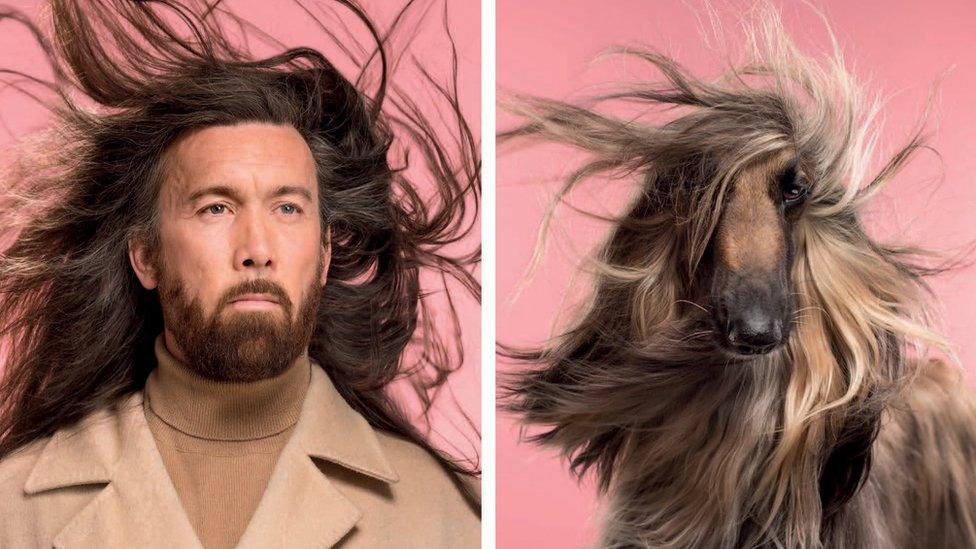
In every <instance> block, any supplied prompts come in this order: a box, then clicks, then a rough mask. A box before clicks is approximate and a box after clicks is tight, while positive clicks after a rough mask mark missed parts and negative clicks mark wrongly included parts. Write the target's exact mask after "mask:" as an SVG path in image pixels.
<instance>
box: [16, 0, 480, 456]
mask: <svg viewBox="0 0 976 549" xmlns="http://www.w3.org/2000/svg"><path fill="white" fill-rule="evenodd" d="M4 3H5V4H8V5H11V6H13V7H15V8H19V9H21V10H23V11H24V12H25V13H28V14H30V15H32V16H35V17H37V16H38V11H39V7H40V6H41V2H38V1H36V0H13V1H9V0H8V1H6V2H4ZM304 3H305V4H309V5H313V6H314V5H318V6H321V7H322V8H323V9H325V10H327V11H331V12H334V13H336V14H342V15H343V20H344V21H346V22H347V23H349V24H350V25H351V27H352V28H353V29H354V30H353V32H354V33H355V36H356V37H357V39H358V40H360V41H362V43H363V44H366V45H369V40H368V36H367V35H366V34H365V33H364V32H363V29H362V28H361V27H359V26H357V25H355V24H354V23H353V19H352V18H351V17H347V15H348V13H347V12H344V11H343V8H342V7H341V6H340V5H339V4H338V2H329V1H324V2H304ZM361 4H363V6H364V8H365V10H366V12H367V13H368V14H369V15H370V16H371V17H372V18H373V19H374V21H375V22H377V23H378V26H379V28H380V30H382V29H384V28H386V27H387V26H388V24H389V23H390V22H392V21H393V18H394V17H395V16H396V13H397V11H398V10H399V8H400V7H401V6H402V5H403V4H404V2H400V1H386V0H361ZM221 5H222V6H223V7H226V8H229V9H231V10H233V11H234V13H236V14H238V15H240V16H242V17H243V18H244V19H246V20H248V21H251V22H253V23H255V24H257V25H258V26H259V27H260V28H261V29H262V30H264V31H266V32H268V33H269V34H271V35H272V36H274V37H275V38H277V39H278V40H279V41H281V42H283V43H284V44H285V46H287V47H298V46H311V47H314V48H318V49H320V50H321V51H323V53H325V54H326V56H327V57H329V58H330V60H332V61H333V62H335V63H336V64H337V66H339V68H340V70H344V72H345V74H347V76H352V75H353V73H352V72H351V69H352V66H351V64H350V63H348V62H346V61H344V60H342V56H341V54H340V52H339V51H337V49H336V48H335V47H334V46H332V45H331V43H330V42H329V41H328V39H327V38H326V37H325V36H324V35H323V32H322V31H321V30H320V29H319V28H318V27H316V26H315V24H314V23H313V22H312V21H311V19H309V18H308V17H307V16H306V15H305V14H304V12H302V10H301V9H300V8H299V5H298V4H297V3H296V2H266V1H262V0H229V1H226V2H223V3H222V4H221ZM417 5H418V6H419V7H421V8H422V7H423V6H425V5H426V6H430V7H431V9H430V10H429V11H427V14H426V16H425V17H423V18H422V19H421V18H420V17H417V16H418V15H420V14H421V12H422V11H423V9H420V10H417V9H414V10H413V11H412V13H413V14H414V15H413V16H412V17H411V18H410V20H409V21H410V23H409V25H410V28H406V29H404V30H406V31H407V33H406V34H413V35H415V38H414V39H413V40H412V41H411V42H410V44H409V52H410V53H411V54H412V55H413V56H415V57H416V58H418V59H420V60H421V62H422V63H423V64H424V65H425V66H426V67H428V68H429V69H430V71H431V73H432V74H433V75H434V76H435V77H438V78H440V77H444V78H447V77H448V76H449V74H450V67H451V56H450V49H449V45H450V44H449V41H448V39H447V35H446V34H445V32H444V28H443V25H442V10H443V6H444V2H443V1H441V0H432V1H428V2H418V3H417ZM447 5H448V20H449V29H450V32H451V35H452V36H453V38H454V41H455V44H456V46H457V50H458V77H459V82H458V95H459V99H460V104H461V108H462V110H463V112H464V113H465V115H466V117H467V119H468V121H469V123H470V124H471V126H472V130H473V132H474V135H476V136H478V135H480V131H481V128H480V119H479V115H480V94H481V79H480V77H481V70H480V69H481V65H480V63H481V49H480V48H481V20H480V16H481V12H480V4H479V2H477V0H448V1H447ZM324 20H325V21H327V22H328V21H330V19H328V18H325V19H324ZM331 21H334V19H331ZM43 23H44V26H47V19H43ZM330 24H332V25H334V23H330ZM332 30H333V31H337V32H339V29H337V28H333V29H332ZM250 42H251V44H252V46H254V50H255V53H257V54H263V55H269V54H271V53H275V52H276V51H277V49H275V50H271V49H269V48H267V47H265V46H264V45H262V44H261V43H260V42H259V41H257V40H255V39H253V38H252V39H251V41H250ZM404 44H405V42H404V41H402V40H401V41H398V42H395V43H394V44H393V45H392V46H393V49H396V50H397V51H399V49H400V48H399V46H403V45H404ZM409 64H410V59H409V57H406V58H405V61H404V64H403V66H404V67H405V69H404V70H403V71H401V72H400V73H398V74H402V76H400V77H398V76H394V77H393V81H394V82H396V83H398V84H399V85H401V86H403V87H404V89H405V91H406V92H407V93H409V94H410V95H411V97H413V98H414V100H416V101H418V102H419V104H420V105H425V100H426V98H428V97H431V96H430V94H429V91H428V90H429V88H428V87H425V86H423V85H422V84H421V79H420V78H419V76H418V74H417V73H416V71H413V70H411V69H410V68H409ZM0 67H2V68H5V69H16V70H20V71H24V72H27V73H28V74H32V75H35V76H40V77H45V78H50V76H51V73H50V71H49V70H47V64H46V60H45V59H44V57H43V55H42V54H41V50H40V48H38V47H37V45H36V44H35V43H34V41H33V40H32V39H31V37H30V35H29V34H28V32H27V31H26V30H24V28H23V27H21V26H18V25H14V24H13V23H11V22H9V21H6V22H4V23H3V24H2V25H0ZM32 91H34V92H36V91H37V90H36V89H32ZM48 120H49V118H48V115H47V113H46V111H45V110H44V109H42V108H40V107H39V106H38V105H37V104H36V103H35V102H33V101H31V100H30V99H28V98H27V97H25V96H24V95H22V94H20V93H18V92H16V91H15V90H13V89H11V88H6V89H0V150H2V149H3V148H4V147H6V146H7V145H8V144H10V143H11V142H13V141H14V140H16V139H17V138H19V137H21V136H23V135H25V134H27V133H29V132H31V131H33V130H38V129H42V128H44V127H45V126H46V125H47V122H48ZM435 120H436V118H435ZM414 163H417V160H416V159H414ZM479 240H480V233H479V232H477V231H476V232H475V233H473V234H472V235H471V237H470V238H469V239H468V240H467V241H466V242H463V243H461V246H460V247H462V248H464V249H471V248H472V247H474V246H476V245H477V244H478V242H479ZM430 282H436V280H430ZM455 290H456V293H455V294H454V295H455V296H456V297H457V300H456V303H455V305H456V306H457V307H458V310H459V314H460V317H461V324H462V328H463V339H464V343H465V353H464V358H465V361H464V367H463V368H461V370H460V371H459V372H458V373H457V374H456V375H455V376H453V378H452V381H451V382H450V387H449V388H450V390H449V391H445V392H443V393H442V395H441V396H440V397H439V398H440V400H439V401H438V402H439V403H440V404H439V405H438V406H437V407H436V408H435V411H434V425H433V426H434V429H435V431H437V433H438V434H439V436H435V441H437V443H438V444H439V445H441V446H447V447H454V448H456V450H455V453H457V454H462V455H466V456H469V457H470V456H473V455H474V454H475V451H476V450H477V445H478V444H480V442H479V441H478V440H476V439H474V438H473V437H472V436H471V434H472V433H471V430H470V428H469V427H468V426H467V425H466V421H465V419H464V417H462V415H461V414H460V413H459V411H458V407H457V406H455V405H454V404H453V403H452V402H451V400H452V397H453V398H454V399H456V400H457V402H458V403H459V405H460V409H462V410H463V411H464V412H465V413H466V414H467V416H468V417H470V418H471V419H473V420H474V421H475V422H476V423H477V424H480V419H479V418H480V414H479V411H480V377H481V369H480V364H479V360H480V359H479V357H480V349H481V347H480V324H481V317H480V311H481V308H480V305H479V304H478V303H477V302H476V300H474V299H473V298H470V297H469V296H467V295H466V294H463V292H461V291H460V288H456V289H455ZM435 299H437V296H435ZM437 303H438V305H439V306H444V307H446V306H447V301H446V300H439V301H437ZM440 318H442V319H443V318H446V309H445V310H441V311H440ZM444 327H445V328H448V327H449V324H448V323H446V322H445V323H444ZM0 367H2V360H0ZM439 437H442V438H439Z"/></svg>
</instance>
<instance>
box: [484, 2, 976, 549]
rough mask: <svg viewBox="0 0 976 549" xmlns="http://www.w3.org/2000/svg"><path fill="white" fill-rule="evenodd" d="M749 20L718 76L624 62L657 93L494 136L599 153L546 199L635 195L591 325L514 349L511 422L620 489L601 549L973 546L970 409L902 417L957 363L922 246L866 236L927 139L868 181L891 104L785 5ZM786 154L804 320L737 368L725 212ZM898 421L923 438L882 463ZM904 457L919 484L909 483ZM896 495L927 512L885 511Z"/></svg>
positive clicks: (552, 108) (525, 111) (575, 109)
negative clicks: (816, 40) (715, 261)
mask: <svg viewBox="0 0 976 549" xmlns="http://www.w3.org/2000/svg"><path fill="white" fill-rule="evenodd" d="M759 5H760V6H761V7H763V9H760V10H758V11H757V12H756V14H755V16H754V18H753V19H744V20H743V24H744V27H745V39H744V43H745V44H747V45H748V46H749V47H748V48H747V51H746V52H745V55H744V59H743V60H742V61H741V62H738V63H736V64H735V65H734V66H732V67H730V68H729V70H728V72H726V73H725V74H722V75H721V76H720V77H718V78H715V79H704V78H698V77H696V76H694V75H692V74H691V73H690V72H689V71H688V70H686V69H685V68H683V67H682V66H680V65H679V64H678V63H677V62H676V61H675V60H674V59H672V58H671V57H668V56H666V55H664V54H662V53H659V52H657V51H654V50H650V49H646V48H622V49H621V51H620V53H622V54H626V55H627V56H629V57H632V58H636V59H637V60H640V61H643V62H646V63H647V66H648V67H649V68H651V69H653V70H655V71H657V72H659V73H660V74H661V79H660V81H659V82H657V83H654V84H648V83H640V84H635V85H633V86H632V87H631V86H627V85H621V86H620V87H619V91H618V92H611V93H609V94H606V95H603V96H600V97H599V98H597V99H595V100H594V101H593V102H592V103H589V104H582V105H581V104H574V103H569V102H564V101H558V100H549V99H543V98H519V99H516V100H514V101H512V105H511V109H512V110H513V111H514V112H515V114H517V115H519V116H520V118H521V119H522V121H523V125H521V126H520V127H517V128H515V129H512V130H510V131H508V132H505V133H503V134H501V136H500V139H501V140H503V141H507V140H512V139H518V140H519V141H520V142H524V141H525V140H533V141H537V142H547V143H557V144H562V145H567V146H570V147H573V148H574V149H575V150H577V151H578V152H579V154H580V156H581V158H583V159H585V160H584V162H583V164H582V166H580V167H579V168H578V169H576V170H575V171H574V172H572V173H571V174H570V175H569V176H568V177H567V178H566V179H565V181H564V182H563V185H562V186H561V188H560V189H559V191H557V194H556V196H555V198H554V202H553V203H554V204H557V203H559V202H560V201H562V200H563V199H564V198H565V197H566V196H567V195H568V194H569V193H570V192H571V191H573V190H574V189H576V188H578V187H579V186H580V185H583V184H584V182H587V181H591V180H596V182H597V183H599V182H600V181H601V180H600V176H602V177H606V178H609V179H611V180H622V181H628V180H630V181H636V182H637V191H636V192H635V193H634V196H633V199H632V201H631V203H630V205H629V206H628V207H627V209H626V211H625V213H623V214H622V215H619V216H612V217H609V218H608V216H601V218H602V219H603V220H607V221H610V223H611V229H610V231H609V235H608V237H607V238H606V240H605V241H604V242H603V243H602V244H601V245H600V246H599V247H598V249H597V251H596V253H595V254H594V257H592V258H589V259H591V261H590V262H589V263H588V264H587V265H588V266H590V267H591V269H592V274H593V276H592V287H591V291H590V292H589V296H588V299H587V300H586V302H585V303H584V304H583V305H582V306H581V307H579V310H578V311H577V314H576V315H575V316H573V318H572V319H571V320H570V321H569V322H568V323H567V325H566V326H565V327H564V328H563V329H561V331H560V332H559V333H558V334H557V335H556V336H555V337H553V338H552V339H551V340H550V341H547V342H546V343H544V344H543V345H541V346H539V347H538V348H535V349H527V350H517V349H505V350H504V354H506V355H508V356H509V357H511V358H515V359H518V360H520V361H522V362H523V363H525V364H528V365H530V366H532V367H530V368H525V369H521V370H518V371H516V372H513V373H512V374H511V375H510V376H508V377H507V381H505V383H504V385H505V388H504V393H505V401H504V402H505V407H506V409H507V410H508V411H510V412H513V413H515V414H517V415H518V416H519V418H520V419H521V421H522V422H523V424H524V425H526V426H532V427H535V428H536V429H535V430H533V431H532V432H531V433H528V436H527V438H528V439H529V440H531V441H533V442H536V443H539V444H544V445H547V446H550V447H553V448H556V449H559V450H560V451H561V452H562V453H563V455H564V456H565V457H566V458H567V459H568V461H569V462H570V466H571V468H572V470H573V471H574V472H575V473H577V474H578V475H580V476H582V475H584V474H585V473H586V472H587V471H592V472H594V473H595V477H596V480H597V482H598V485H599V487H600V489H601V491H602V492H608V493H609V494H610V496H611V498H610V505H609V509H608V511H607V516H606V520H605V523H604V528H603V535H602V542H601V543H602V546H605V547H635V546H650V547H760V546H762V547H767V546H769V547H773V546H775V547H820V546H824V545H825V546H829V547H847V546H853V547H874V546H889V547H891V546H896V547H902V546H914V544H913V543H911V542H905V543H902V542H904V540H906V539H916V540H919V539H928V540H933V539H946V540H955V541H951V542H946V545H945V546H953V547H955V546H960V547H961V546H968V545H969V543H971V542H964V541H960V540H963V539H969V540H971V539H974V538H973V536H976V530H974V529H972V526H971V523H970V517H971V516H972V512H973V505H974V503H976V500H974V499H973V494H976V491H974V490H973V489H972V475H973V467H972V465H969V464H967V459H969V458H971V456H973V455H974V454H973V448H972V440H974V436H976V435H974V433H976V421H974V419H973V415H972V412H973V408H974V407H973V405H972V404H971V403H969V402H965V403H960V401H959V400H958V397H957V396H951V395H946V394H941V393H940V394H938V395H936V393H937V391H932V392H931V393H930V395H929V396H927V397H916V401H914V402H911V401H910V402H909V403H907V404H906V403H905V400H906V399H910V397H906V396H905V394H907V392H908V389H907V388H908V387H919V386H920V387H925V386H926V385H933V386H934V385H937V384H935V383H931V382H921V383H918V384H916V383H915V381H916V379H917V378H919V377H924V376H930V375H933V374H931V372H937V371H941V370H940V369H939V367H937V366H934V365H926V364H927V363H926V360H925V359H926V358H928V357H930V356H932V357H939V356H940V355H941V356H942V357H944V358H948V359H954V355H953V351H952V348H951V346H950V345H949V344H948V343H947V342H946V341H945V340H944V338H943V337H942V336H941V335H940V334H939V333H938V332H937V330H936V329H935V322H934V320H935V318H936V315H935V313H934V305H935V300H934V299H933V296H932V295H931V292H930V290H929V287H928V285H927V283H926V277H928V276H929V275H933V274H936V273H938V272H940V267H938V266H932V265H929V264H927V263H926V260H927V253H926V252H925V251H924V250H920V249H918V248H915V247H911V246H903V245H896V244H889V243H881V242H878V241H877V240H875V239H874V238H872V237H871V236H870V235H869V234H868V233H867V231H866V230H865V228H864V226H863V225H862V221H861V218H862V212H863V211H864V208H865V207H866V205H867V204H869V202H870V200H871V198H872V197H873V196H874V195H875V194H876V193H877V192H878V191H879V190H880V189H881V188H882V187H884V186H885V185H886V184H887V183H888V182H889V181H891V180H892V178H893V177H894V176H895V175H896V174H897V173H898V172H899V171H900V170H901V168H902V167H904V165H905V164H906V162H907V161H908V160H909V159H910V158H912V157H913V156H914V155H915V154H916V153H918V152H919V151H920V150H922V149H924V148H925V147H926V145H925V141H924V139H923V135H922V131H921V129H920V130H919V131H917V132H916V133H914V134H913V135H912V136H911V137H910V139H909V140H908V142H907V143H906V144H905V145H903V146H902V147H900V148H898V149H897V150H896V152H895V153H894V154H893V155H892V156H891V157H889V158H888V159H886V160H885V161H884V162H883V163H882V164H881V167H880V170H878V171H877V172H876V173H874V174H871V173H870V170H869V166H870V165H871V163H872V160H873V156H874V155H873V148H874V144H875V142H876V140H877V135H876V134H875V132H876V129H877V126H876V123H875V122H874V118H875V115H876V114H877V113H878V109H879V107H878V103H876V102H873V101H868V100H867V98H866V96H865V94H864V92H863V91H862V90H861V88H860V86H859V85H858V84H857V82H856V81H855V80H854V77H853V76H852V75H851V74H850V73H849V72H848V71H847V70H846V69H845V64H844V62H843V57H842V55H841V52H840V50H839V48H837V47H836V44H835V49H834V50H833V51H832V52H831V54H829V55H827V56H826V58H825V59H817V58H811V57H808V56H806V55H804V54H802V53H801V52H800V51H799V50H798V49H797V48H796V46H795V45H794V43H793V42H792V40H790V38H789V37H788V36H787V34H786V32H785V30H784V28H783V26H782V23H781V21H780V19H779V15H778V13H777V12H776V10H775V9H774V8H772V7H769V6H768V5H767V4H765V3H761V2H760V3H759ZM619 99H624V100H627V101H631V102H633V103H636V104H637V105H638V106H639V107H640V109H641V112H642V113H645V114H646V113H648V112H649V113H652V114H657V115H659V118H658V119H653V117H652V116H648V117H646V118H645V117H641V118H634V119H630V118H623V117H620V116H616V115H613V114H608V113H607V112H606V111H607V108H606V107H607V105H606V104H605V102H606V101H609V100H619ZM921 127H922V125H920V128H921ZM514 143H516V142H513V144H514ZM783 152H789V153H790V154H794V155H795V156H796V157H797V158H798V159H799V162H800V163H801V165H802V166H803V167H804V169H805V170H806V171H807V173H808V176H809V179H810V181H811V190H810V196H809V198H808V199H807V202H806V205H805V211H804V213H803V214H802V216H801V217H800V218H799V219H798V221H797V222H796V226H795V229H794V230H793V234H792V238H794V241H795V249H796V257H795V260H794V263H793V269H792V273H791V279H792V284H793V289H794V292H795V296H796V299H797V300H798V302H797V308H796V328H795V330H794V331H793V333H792V335H791V337H790V339H789V340H788V342H787V343H786V344H785V345H784V346H783V347H782V348H780V349H777V350H776V351H774V352H771V353H769V354H765V355H758V356H755V357H748V358H745V357H742V358H737V359H732V358H730V357H729V355H728V354H727V353H725V352H723V351H722V350H721V349H720V348H719V347H718V344H717V343H716V341H715V338H714V336H713V331H712V329H711V328H710V327H709V326H710V325H709V314H710V311H708V310H707V309H706V307H705V306H703V305H700V304H699V303H698V302H696V297H697V296H700V295H701V289H700V287H699V286H700V284H701V281H702V280H707V279H708V274H709V273H708V272H707V271H708V269H709V268H710V262H709V261H708V260H707V255H708V253H709V247H710V243H711V242H712V241H713V235H714V232H715V230H716V229H715V227H716V225H717V224H718V221H719V218H720V217H721V215H722V213H723V210H724V209H725V208H727V207H728V206H727V201H723V196H727V195H728V194H729V193H730V192H731V191H730V190H729V189H730V187H731V185H732V184H733V183H732V182H733V181H734V180H735V178H736V175H737V174H738V173H741V172H742V171H743V169H744V168H745V167H747V166H749V165H752V164H755V163H756V162H762V161H764V159H768V158H771V157H774V156H775V155H776V154H780V153H783ZM553 211H554V210H550V213H549V215H550V216H551V215H552V212H553ZM548 223H549V219H548V218H547V219H546V221H545V224H544V230H545V227H546V226H547V225H548ZM948 266H949V265H948V264H946V267H948ZM699 301H700V300H699ZM944 371H945V372H949V373H946V374H944V375H945V377H946V378H951V377H952V375H953V374H958V371H957V370H954V369H952V368H946V369H945V370H944ZM940 391H941V389H940ZM926 399H927V400H926ZM893 403H899V404H893ZM936 403H937V404H936ZM899 405H900V408H899ZM953 406H955V407H956V408H953ZM892 408H899V410H902V411H904V412H905V414H906V415H907V414H908V412H907V411H909V410H910V411H911V412H912V413H913V414H915V415H914V416H911V417H910V418H909V419H907V420H904V421H905V423H906V424H907V425H908V426H907V427H905V431H906V432H907V433H909V434H907V435H905V436H904V437H903V438H902V439H900V440H898V441H896V443H894V444H892V446H889V447H886V448H887V450H876V449H875V441H876V437H877V436H878V434H879V430H880V429H881V427H882V424H883V422H884V421H885V418H886V417H887V418H889V419H890V417H891V416H886V415H885V414H895V412H892ZM928 409H934V410H936V411H935V412H933V415H932V416H926V415H925V414H923V413H921V411H925V410H928ZM953 409H957V410H960V411H958V412H953V411H951V410H953ZM899 417H901V416H899ZM957 418H960V419H958V420H957ZM890 423H893V421H892V422H890ZM929 424H941V425H942V427H941V429H940V431H941V432H940V434H939V435H936V436H930V435H925V436H923V434H925V433H929V434H930V433H933V432H936V431H939V430H937V429H931V428H930V427H929ZM894 429H897V427H895V428H894ZM913 429H914V431H913ZM926 436H928V437H929V438H926ZM915 437H917V438H915ZM882 446H883V445H882ZM914 456H921V457H918V458H917V460H918V462H923V461H924V463H925V464H926V467H928V469H926V470H925V471H924V472H921V473H917V474H916V472H917V469H914V468H913V467H915V465H914V464H913V463H914V462H912V461H911V460H912V459H916V458H915V457H914ZM879 457H880V458H881V461H882V462H883V465H882V467H881V468H882V471H884V474H887V475H890V476H891V477H892V478H894V480H892V481H891V482H890V483H889V484H887V485H885V486H883V488H878V487H877V486H873V487H872V489H873V490H879V491H882V490H883V492H882V493H881V494H880V495H878V492H872V495H869V496H866V500H868V503H866V504H864V506H863V507H861V508H860V509H861V512H862V513H863V515H861V516H860V517H859V519H860V522H859V523H857V524H853V523H846V524H845V523H844V522H843V520H844V519H847V518H849V517H851V516H853V512H852V511H850V510H849V509H850V508H849V507H848V508H845V505H846V504H847V503H848V502H849V501H850V500H851V499H852V498H853V497H854V496H855V495H856V494H857V493H858V491H859V490H860V489H861V488H862V487H863V486H864V485H865V482H866V480H867V478H868V476H869V472H870V471H871V466H872V458H879ZM894 463H897V464H898V465H893V464H894ZM970 463H971V461H970ZM899 467H901V469H898V468H899ZM896 469H897V470H896ZM899 489H904V490H905V491H906V492H908V493H925V494H927V495H929V494H931V495H930V496H929V499H928V500H926V501H927V502H931V503H930V504H926V506H924V507H923V506H922V504H919V505H918V506H917V507H916V508H913V509H904V508H902V507H901V506H900V504H898V503H891V504H890V505H887V503H888V502H892V501H894V500H895V498H894V497H890V498H889V495H890V494H892V493H895V492H897V490H899ZM871 498H877V499H874V500H872V499H871ZM884 498H889V499H884ZM873 502H881V503H877V507H872V504H873ZM842 509H843V510H844V511H847V514H842V513H841V510H842ZM842 517H843V518H842ZM923 518H924V520H922V519H923ZM915 519H919V520H915ZM900 524H906V525H910V526H908V527H907V528H905V529H901V526H900ZM947 525H951V526H950V527H947ZM957 526H958V528H957ZM858 528H863V530H858ZM966 528H969V530H968V531H965V533H960V531H962V530H965V529H966ZM905 530H910V532H909V533H906V532H905ZM912 536H917V537H912ZM939 536H942V537H939ZM954 536H959V537H954ZM967 536H968V537H967ZM891 539H895V540H901V541H902V542H894V543H892V544H890V545H885V540H891ZM852 540H853V541H852ZM925 546H941V545H938V544H935V545H925Z"/></svg>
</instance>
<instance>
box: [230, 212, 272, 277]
mask: <svg viewBox="0 0 976 549" xmlns="http://www.w3.org/2000/svg"><path fill="white" fill-rule="evenodd" d="M238 223H239V224H240V227H239V228H238V229H239V230H238V234H237V238H238V243H237V253H236V257H235V264H236V265H237V266H238V268H254V267H257V268H268V267H271V266H272V265H273V257H272V252H271V243H270V237H271V234H270V233H269V231H270V229H269V227H268V226H267V220H266V219H263V218H262V217H261V216H260V215H256V214H253V213H245V214H242V215H241V216H240V217H239V218H238Z"/></svg>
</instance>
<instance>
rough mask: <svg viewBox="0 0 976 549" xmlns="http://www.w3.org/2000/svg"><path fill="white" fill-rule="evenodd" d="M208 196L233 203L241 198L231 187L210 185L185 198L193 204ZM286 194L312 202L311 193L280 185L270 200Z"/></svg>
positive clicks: (292, 186)
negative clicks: (219, 197) (232, 201)
mask: <svg viewBox="0 0 976 549" xmlns="http://www.w3.org/2000/svg"><path fill="white" fill-rule="evenodd" d="M208 194H214V195H218V196H226V197H227V198H230V199H231V200H234V201H235V202H241V196H240V195H239V194H238V193H237V191H236V190H234V189H233V188H231V187H228V186H227V185H210V186H209V187H204V188H202V189H199V190H196V191H194V192H193V193H192V194H190V196H189V197H188V198H187V202H195V201H196V200H197V199H199V198H200V197H202V196H206V195H208ZM288 194H297V195H300V196H302V197H304V198H305V199H306V200H308V201H309V202H311V201H312V193H311V191H309V190H308V189H306V188H305V187H298V186H295V185H282V186H280V187H278V188H277V189H275V191H274V193H273V194H272V195H271V197H272V198H277V197H279V196H285V195H288Z"/></svg>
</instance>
